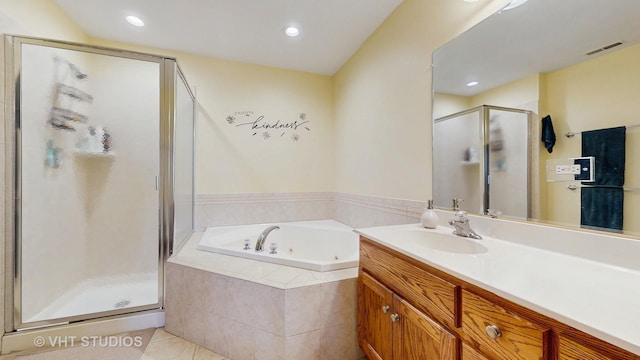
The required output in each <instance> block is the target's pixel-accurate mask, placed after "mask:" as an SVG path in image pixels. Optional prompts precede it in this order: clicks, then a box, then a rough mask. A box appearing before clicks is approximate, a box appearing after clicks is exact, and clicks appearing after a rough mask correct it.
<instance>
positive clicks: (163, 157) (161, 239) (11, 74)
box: [3, 35, 176, 333]
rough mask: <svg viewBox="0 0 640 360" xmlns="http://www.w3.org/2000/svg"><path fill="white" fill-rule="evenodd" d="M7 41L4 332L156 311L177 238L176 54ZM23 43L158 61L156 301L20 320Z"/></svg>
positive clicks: (10, 37) (17, 39)
mask: <svg viewBox="0 0 640 360" xmlns="http://www.w3.org/2000/svg"><path fill="white" fill-rule="evenodd" d="M4 43H5V44H4V45H5V84H3V86H5V88H6V91H5V99H7V101H6V104H5V113H4V118H5V121H4V122H5V148H6V149H7V150H8V151H7V153H8V155H11V154H15V155H14V156H6V163H5V172H6V176H5V178H6V184H5V189H6V193H5V196H6V200H5V202H6V204H5V209H6V211H5V224H6V226H5V251H6V252H5V279H4V284H5V295H4V296H5V298H4V300H5V304H4V305H5V306H4V314H5V324H4V332H5V333H11V332H14V331H17V330H26V329H31V328H41V327H46V326H54V325H62V324H68V323H72V322H78V321H88V320H95V319H99V318H107V317H121V316H123V315H126V314H128V313H134V312H136V313H139V312H142V311H157V310H159V309H161V308H162V307H163V304H164V263H165V260H166V258H167V257H168V254H169V246H170V244H171V243H172V237H173V214H174V205H173V182H174V179H173V170H172V166H173V152H172V149H173V135H174V134H173V129H174V126H173V120H174V116H173V114H172V113H171V111H169V110H171V109H173V101H172V98H171V96H172V91H174V89H175V84H174V83H173V82H172V77H170V76H167V74H168V68H172V66H170V65H171V64H172V63H173V64H175V63H176V59H175V58H170V57H164V56H159V55H152V54H145V53H139V52H133V51H125V50H119V49H113V48H107V47H100V46H93V45H86V44H80V43H73V42H65V41H58V40H48V39H41V38H33V37H25V36H13V35H5V36H4ZM23 44H27V45H36V46H46V47H51V48H58V49H64V50H73V51H80V52H85V53H89V54H97V55H106V56H113V57H118V58H125V59H133V60H139V61H148V62H153V63H157V64H158V65H159V74H158V76H159V85H160V88H159V89H158V91H159V104H160V109H159V114H160V118H159V119H158V130H159V139H160V144H159V148H158V151H159V159H158V161H159V174H158V197H159V198H158V201H159V202H158V224H159V225H160V226H159V229H158V250H159V252H158V255H159V256H158V259H157V260H158V302H157V303H154V304H149V305H142V306H137V307H131V308H123V309H117V310H107V311H101V312H96V313H90V314H83V315H75V316H70V317H64V318H58V319H50V320H43V321H37V322H31V323H22V321H21V317H20V316H21V310H22V309H21V307H22V303H21V300H22V299H21V284H22V273H21V257H22V256H21V255H22V254H21V248H22V238H21V233H20V231H21V225H22V218H21V216H22V212H21V206H22V204H21V198H22V188H21V185H22V173H21V170H22V169H21V164H22V158H21V156H22V154H21V146H22V143H21V141H22V139H21V126H20V125H21V117H20V103H21V99H20V91H21V83H20V74H21V59H22V56H21V48H22V45H23Z"/></svg>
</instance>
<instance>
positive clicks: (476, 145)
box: [433, 109, 484, 212]
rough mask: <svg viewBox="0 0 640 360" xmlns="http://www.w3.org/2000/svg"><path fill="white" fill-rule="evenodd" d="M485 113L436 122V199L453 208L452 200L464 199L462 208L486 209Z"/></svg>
mask: <svg viewBox="0 0 640 360" xmlns="http://www.w3.org/2000/svg"><path fill="white" fill-rule="evenodd" d="M482 116H483V114H482V112H481V111H480V110H479V109H473V110H472V111H467V112H464V113H458V114H456V115H452V116H449V117H444V118H440V119H437V120H436V121H435V122H434V125H433V149H434V157H433V173H434V174H437V176H434V177H433V201H434V205H435V206H437V207H440V208H446V209H451V206H452V199H453V198H457V199H462V202H461V203H460V209H461V210H467V211H470V212H478V211H482V206H483V203H482V199H483V191H484V188H483V184H484V179H483V171H484V169H483V161H484V155H483V149H482V143H483V141H482V137H483V131H482V128H483V127H482V124H483V122H482Z"/></svg>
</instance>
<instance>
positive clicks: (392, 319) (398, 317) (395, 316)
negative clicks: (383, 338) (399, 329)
mask: <svg viewBox="0 0 640 360" xmlns="http://www.w3.org/2000/svg"><path fill="white" fill-rule="evenodd" d="M398 320H400V315H398V314H391V321H392V322H396V321H398Z"/></svg>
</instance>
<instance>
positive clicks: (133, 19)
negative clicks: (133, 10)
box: [124, 15, 144, 26]
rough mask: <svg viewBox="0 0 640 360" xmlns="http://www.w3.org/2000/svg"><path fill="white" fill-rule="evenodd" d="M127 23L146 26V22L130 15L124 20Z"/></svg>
mask: <svg viewBox="0 0 640 360" xmlns="http://www.w3.org/2000/svg"><path fill="white" fill-rule="evenodd" d="M124 19H125V20H127V22H128V23H129V24H131V25H133V26H144V21H142V20H141V19H140V18H139V17H137V16H133V15H129V16H127V17H125V18H124Z"/></svg>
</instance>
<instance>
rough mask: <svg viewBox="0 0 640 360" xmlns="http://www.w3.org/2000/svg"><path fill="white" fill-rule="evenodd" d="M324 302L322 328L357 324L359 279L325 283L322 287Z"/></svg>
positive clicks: (321, 305) (321, 306)
mask: <svg viewBox="0 0 640 360" xmlns="http://www.w3.org/2000/svg"><path fill="white" fill-rule="evenodd" d="M320 288H321V292H322V300H321V302H320V310H321V326H322V327H326V326H334V325H338V324H344V323H348V324H355V323H356V308H357V306H358V302H357V301H358V300H357V291H358V281H357V279H347V280H341V281H334V282H330V283H325V284H322V285H321V286H320Z"/></svg>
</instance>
